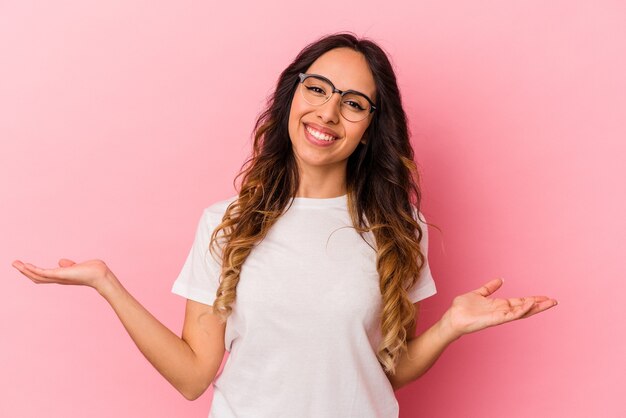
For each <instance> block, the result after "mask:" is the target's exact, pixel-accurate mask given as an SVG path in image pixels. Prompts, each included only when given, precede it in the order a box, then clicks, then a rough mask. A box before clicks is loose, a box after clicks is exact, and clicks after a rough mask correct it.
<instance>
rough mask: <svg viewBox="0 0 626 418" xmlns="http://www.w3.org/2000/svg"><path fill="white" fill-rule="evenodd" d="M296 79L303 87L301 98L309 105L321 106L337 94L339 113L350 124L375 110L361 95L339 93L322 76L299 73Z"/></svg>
mask: <svg viewBox="0 0 626 418" xmlns="http://www.w3.org/2000/svg"><path fill="white" fill-rule="evenodd" d="M298 77H300V83H301V84H302V86H303V88H302V89H300V91H301V92H302V97H303V98H304V100H305V101H306V102H307V103H308V104H310V105H313V106H321V105H323V104H324V103H326V102H327V101H329V100H330V98H331V97H332V95H333V93H339V94H340V95H341V104H340V106H339V112H340V113H341V116H343V117H344V118H346V120H349V121H350V122H360V121H362V120H363V119H365V118H366V117H367V116H368V115H369V114H370V113H372V112H373V111H374V110H376V106H374V102H372V100H371V99H370V98H369V97H367V96H366V95H364V94H363V93H360V92H358V91H354V90H346V91H341V90H339V89H337V88H336V87H335V86H334V85H333V83H332V82H331V81H330V80H329V79H327V78H326V77H324V76H321V75H317V74H304V73H300V74H299V75H298Z"/></svg>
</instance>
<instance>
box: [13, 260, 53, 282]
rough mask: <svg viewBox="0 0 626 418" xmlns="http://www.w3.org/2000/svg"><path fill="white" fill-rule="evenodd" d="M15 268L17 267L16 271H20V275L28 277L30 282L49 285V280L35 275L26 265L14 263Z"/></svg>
mask: <svg viewBox="0 0 626 418" xmlns="http://www.w3.org/2000/svg"><path fill="white" fill-rule="evenodd" d="M13 267H15V268H16V269H18V270H19V272H20V273H22V274H23V275H24V276H26V277H28V278H29V279H30V280H32V281H33V282H35V283H37V284H39V283H49V280H46V278H45V277H42V276H40V275H38V274H36V273H33V272H32V271H30V270H28V269H27V268H26V267H25V265H24V263H21V262H20V263H13Z"/></svg>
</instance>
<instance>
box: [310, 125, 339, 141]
mask: <svg viewBox="0 0 626 418" xmlns="http://www.w3.org/2000/svg"><path fill="white" fill-rule="evenodd" d="M306 130H307V131H309V133H310V134H311V135H313V136H314V137H315V138H317V139H321V140H322V141H334V139H335V137H334V136H330V135H326V134H323V133H321V132H318V131H316V130H314V129H313V128H311V127H310V126H307V127H306Z"/></svg>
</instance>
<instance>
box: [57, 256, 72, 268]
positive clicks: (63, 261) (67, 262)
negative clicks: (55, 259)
mask: <svg viewBox="0 0 626 418" xmlns="http://www.w3.org/2000/svg"><path fill="white" fill-rule="evenodd" d="M74 264H76V263H75V262H74V261H72V260H69V259H67V258H61V259H60V260H59V266H61V267H71V266H73V265H74Z"/></svg>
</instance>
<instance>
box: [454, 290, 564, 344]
mask: <svg viewBox="0 0 626 418" xmlns="http://www.w3.org/2000/svg"><path fill="white" fill-rule="evenodd" d="M502 283H503V281H502V279H494V280H491V281H490V282H488V283H485V284H484V285H483V286H481V287H480V288H478V289H476V290H473V291H471V292H468V293H465V294H463V295H459V296H457V297H455V298H454V300H453V301H452V306H451V307H450V308H449V309H448V310H447V311H446V313H445V314H444V315H443V317H442V319H441V322H442V324H441V325H442V329H444V330H445V332H446V333H447V334H448V335H449V337H450V338H451V339H452V340H455V339H458V338H460V337H461V336H462V335H465V334H469V333H471V332H476V331H480V330H481V329H484V328H487V327H492V326H494V325H500V324H504V323H506V322H511V321H514V320H516V319H521V318H528V317H529V316H532V315H534V314H537V313H539V312H543V311H545V310H546V309H549V308H551V307H553V306H555V305H556V304H557V301H556V300H555V299H551V298H549V297H547V296H527V297H523V298H510V299H495V298H488V297H487V296H489V295H491V294H492V293H493V292H495V291H496V290H498V289H499V288H500V286H502Z"/></svg>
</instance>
